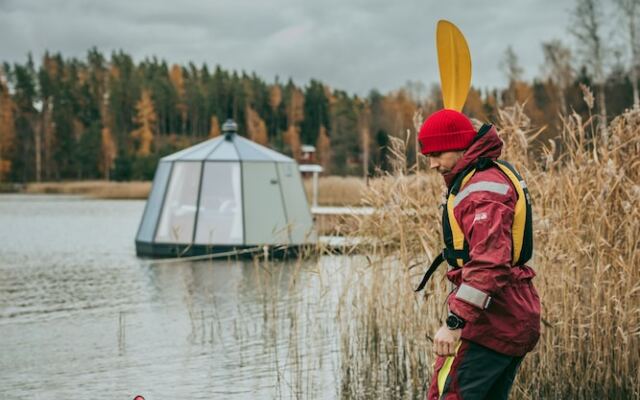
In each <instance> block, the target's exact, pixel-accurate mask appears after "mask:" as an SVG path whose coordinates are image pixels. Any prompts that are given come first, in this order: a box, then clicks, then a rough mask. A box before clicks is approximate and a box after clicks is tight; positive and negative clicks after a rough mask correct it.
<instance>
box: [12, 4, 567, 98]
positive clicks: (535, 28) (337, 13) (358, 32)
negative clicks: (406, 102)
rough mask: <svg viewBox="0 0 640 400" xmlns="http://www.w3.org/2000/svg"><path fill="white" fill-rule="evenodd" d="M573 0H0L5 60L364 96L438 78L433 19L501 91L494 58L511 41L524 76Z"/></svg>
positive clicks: (477, 72) (479, 76) (477, 81)
mask: <svg viewBox="0 0 640 400" xmlns="http://www.w3.org/2000/svg"><path fill="white" fill-rule="evenodd" d="M573 4H574V1H571V0H491V1H478V0H475V1H471V0H467V1H454V0H439V1H436V0H421V1H420V0H402V1H392V0H322V1H306V0H270V1H264V0H263V1H260V0H207V1H195V0H172V1H165V0H100V1H98V0H96V1H79V0H0V61H9V62H16V61H17V62H24V61H25V59H26V54H27V53H28V52H32V53H33V55H34V57H35V58H40V57H41V56H42V54H43V53H44V51H45V50H46V49H48V50H50V51H53V52H56V51H60V52H61V53H62V54H63V56H65V57H71V56H74V57H81V58H84V57H85V55H86V52H87V49H89V48H90V47H92V46H97V47H98V48H99V49H100V50H102V51H103V52H104V53H106V54H109V53H110V52H111V51H112V50H114V49H123V50H124V51H125V52H127V53H129V54H131V55H132V56H133V57H134V59H135V60H136V61H139V60H141V59H143V58H144V57H147V56H153V55H155V56H158V57H159V58H163V59H166V60H167V61H168V62H169V63H187V62H189V61H193V62H195V63H196V64H198V65H199V64H201V63H203V62H204V63H207V64H209V65H210V66H213V65H215V64H220V65H221V66H222V67H224V68H227V69H238V70H246V71H255V72H256V73H257V74H258V75H259V76H261V77H262V78H264V79H266V80H267V81H268V82H272V81H273V80H274V78H275V76H276V75H278V76H280V78H281V80H283V79H287V78H288V77H292V78H293V79H294V81H295V82H296V83H298V84H305V83H306V82H308V81H309V79H311V78H316V79H320V80H321V81H323V82H324V83H327V84H329V85H330V86H332V87H334V88H339V89H344V90H347V91H349V92H355V93H359V94H366V93H368V92H369V90H370V89H373V88H377V89H379V90H381V91H383V92H386V91H389V90H393V89H397V88H399V87H401V86H403V85H404V84H405V83H406V82H407V81H408V80H412V81H420V82H423V83H425V84H427V85H430V84H432V83H437V82H438V80H439V75H438V67H437V59H436V50H435V27H436V22H437V20H439V19H448V20H450V21H452V22H453V23H455V24H456V25H457V26H458V27H459V28H460V29H461V30H462V32H463V33H464V34H465V36H466V38H467V41H468V43H469V48H470V50H471V59H472V64H473V77H472V84H473V85H474V86H477V87H493V86H503V85H504V84H505V83H506V78H505V77H504V73H503V72H502V71H501V70H500V69H499V67H498V64H499V61H500V59H501V58H502V56H503V54H504V51H505V49H506V48H507V46H509V45H511V46H513V48H514V50H515V51H516V53H517V55H518V56H519V57H520V61H521V64H522V66H523V67H524V70H525V76H526V77H527V78H531V77H533V76H534V75H538V74H539V70H540V64H541V63H542V59H543V56H542V50H541V43H542V42H543V41H547V40H549V39H553V38H563V39H565V43H569V42H570V41H571V40H570V39H569V38H567V27H568V19H569V10H570V9H571V8H573Z"/></svg>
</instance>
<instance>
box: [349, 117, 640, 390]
mask: <svg viewBox="0 0 640 400" xmlns="http://www.w3.org/2000/svg"><path fill="white" fill-rule="evenodd" d="M496 125H497V127H498V130H499V133H500V135H501V137H502V139H503V141H504V142H505V148H504V152H503V156H502V158H504V159H505V160H508V161H510V162H512V163H513V164H514V165H515V166H516V167H517V168H518V169H519V170H520V172H521V173H522V174H523V175H524V177H525V179H526V180H527V184H528V186H529V189H530V191H531V195H532V197H533V202H534V214H535V217H534V224H535V225H534V228H535V258H534V261H533V264H534V267H535V269H536V271H537V274H538V276H537V278H536V279H535V280H534V283H535V285H536V287H537V288H538V291H539V293H540V296H541V299H542V309H543V313H542V317H543V327H542V336H541V339H540V342H539V344H538V346H537V348H536V349H535V350H534V351H533V352H532V353H531V354H529V355H528V356H527V357H526V359H525V362H524V363H523V366H522V368H521V371H520V373H519V375H518V377H517V380H516V384H515V386H514V389H513V391H512V396H511V397H512V398H515V399H540V398H543V399H595V398H598V399H604V398H606V399H629V398H640V267H639V264H640V251H639V250H640V222H639V221H640V110H639V109H633V110H629V111H627V112H625V113H624V114H622V115H620V116H618V117H617V118H615V119H614V120H613V121H612V123H611V124H610V126H609V143H608V146H605V145H604V144H603V141H602V140H600V135H599V134H598V131H597V130H596V127H595V125H594V121H592V119H588V120H586V121H583V120H582V118H581V117H580V116H579V115H578V114H575V113H574V114H570V115H567V116H565V117H563V130H562V137H561V140H559V141H558V143H550V144H549V146H547V149H546V150H545V152H544V154H543V155H542V157H540V156H534V155H533V154H532V151H531V143H532V140H533V138H534V137H535V136H536V134H537V133H538V132H539V131H536V130H535V129H533V128H532V127H531V126H530V122H529V119H528V118H527V117H526V115H525V114H524V113H523V111H522V107H520V106H515V107H512V108H509V109H505V110H503V111H501V112H500V118H499V121H498V123H497V124H496ZM405 144H406V143H403V142H402V141H400V140H397V139H396V140H394V142H393V146H394V152H393V153H394V154H395V169H394V171H393V172H392V173H390V174H387V175H385V176H383V177H381V178H379V179H375V180H372V181H371V183H370V186H369V188H368V189H367V190H366V191H365V194H364V198H365V203H366V204H367V205H368V206H372V207H375V208H376V209H378V210H379V212H376V213H375V214H373V215H371V216H358V217H354V220H352V221H350V222H349V223H350V224H351V225H352V226H353V225H356V226H357V229H356V230H355V232H354V234H355V235H358V236H361V237H370V238H375V240H372V241H371V242H370V243H369V244H368V245H367V247H366V249H361V250H363V251H366V254H367V259H368V265H367V266H366V268H365V269H366V272H364V270H360V271H355V272H354V273H355V274H365V273H366V276H367V279H354V280H353V281H352V284H351V287H349V288H348V290H349V291H350V293H351V295H350V297H349V298H350V300H349V301H343V302H342V303H341V306H340V313H339V321H340V324H339V325H340V327H341V332H340V334H341V353H342V361H341V371H342V373H341V376H342V378H341V379H342V382H341V388H342V397H343V398H394V399H405V398H407V399H409V398H412V399H418V398H424V394H425V389H426V386H427V385H428V383H429V382H428V381H429V379H430V376H431V374H432V364H433V362H434V358H435V355H434V352H433V350H432V340H431V339H432V338H431V335H433V334H435V331H436V329H437V328H438V327H439V326H440V325H441V323H442V321H443V317H444V316H445V315H446V306H445V299H446V294H447V292H448V283H447V282H445V278H444V274H443V273H442V272H440V273H438V274H436V277H435V279H432V281H431V282H430V283H429V285H428V286H427V288H426V289H425V291H424V292H423V293H422V294H419V295H418V294H415V293H414V292H413V288H415V286H416V285H417V283H418V282H419V280H420V277H421V275H422V273H423V272H424V269H425V268H426V267H427V266H428V261H430V260H431V259H432V258H433V257H434V256H435V255H436V254H437V253H438V252H439V251H440V249H441V247H442V244H441V243H442V242H441V233H440V230H441V228H440V220H439V218H440V209H439V207H438V205H439V204H440V203H441V196H442V194H443V189H444V184H443V182H442V179H441V178H440V177H438V176H435V175H437V174H435V173H431V172H427V171H426V170H425V165H424V159H422V160H421V163H422V164H420V165H417V166H413V167H412V168H411V169H408V168H407V167H406V160H405V158H404V154H405V151H404V149H405ZM354 250H357V249H354ZM441 268H442V269H443V270H444V268H445V267H441Z"/></svg>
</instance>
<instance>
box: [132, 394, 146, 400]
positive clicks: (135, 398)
mask: <svg viewBox="0 0 640 400" xmlns="http://www.w3.org/2000/svg"><path fill="white" fill-rule="evenodd" d="M133 400H144V397H142V396H140V395H137V396H136V397H134V398H133Z"/></svg>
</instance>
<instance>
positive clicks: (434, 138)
mask: <svg viewBox="0 0 640 400" xmlns="http://www.w3.org/2000/svg"><path fill="white" fill-rule="evenodd" d="M475 135H476V131H475V130H474V129H473V125H471V121H469V118H467V117H466V116H465V115H464V114H462V113H459V112H458V111H455V110H448V109H444V110H440V111H437V112H435V113H433V114H431V116H429V118H427V120H426V121H424V124H422V127H421V128H420V133H419V134H418V141H419V142H420V149H421V151H422V154H428V153H435V152H441V151H456V150H465V149H467V148H468V147H469V146H470V145H471V142H473V138H474V137H475Z"/></svg>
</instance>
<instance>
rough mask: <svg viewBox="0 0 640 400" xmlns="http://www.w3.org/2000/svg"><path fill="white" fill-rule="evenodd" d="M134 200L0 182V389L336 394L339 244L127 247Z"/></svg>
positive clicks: (16, 393) (87, 393)
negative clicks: (275, 250) (224, 254)
mask: <svg viewBox="0 0 640 400" xmlns="http://www.w3.org/2000/svg"><path fill="white" fill-rule="evenodd" d="M143 208H144V201H129V200H127V201H114V200H93V199H85V198H82V197H75V196H62V195H55V196H48V195H1V196H0V398H2V399H7V400H9V399H71V398H78V397H82V398H85V397H88V398H91V399H133V397H134V396H135V395H136V394H141V395H143V396H144V397H145V398H146V400H154V399H186V398H189V399H216V398H219V399H256V398H258V399H271V398H273V399H279V398H305V399H307V398H309V399H311V398H313V399H333V398H337V397H339V394H340V365H339V364H340V357H339V353H340V342H339V329H338V324H337V322H336V318H335V316H336V307H337V304H338V298H339V294H340V291H341V289H340V288H341V284H342V283H341V282H343V281H344V279H343V277H344V273H345V272H344V271H345V270H347V269H348V268H345V266H348V265H349V263H350V262H351V261H352V259H351V258H348V257H343V256H323V257H320V258H318V259H314V260H309V261H304V262H297V261H295V260H293V261H286V262H275V261H269V262H268V263H259V262H253V261H251V260H235V259H231V260H228V259H225V260H215V261H212V260H208V261H198V262H186V261H180V262H163V261H154V260H145V259H138V258H137V257H136V256H135V247H134V236H135V233H136V230H137V228H138V223H139V221H140V217H141V215H142V212H143Z"/></svg>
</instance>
